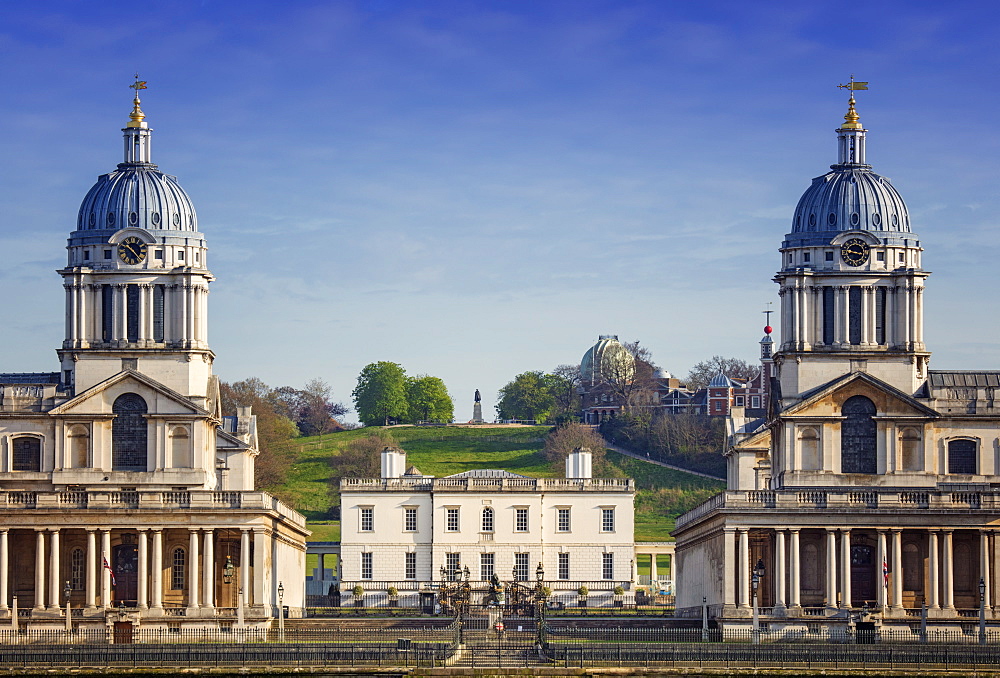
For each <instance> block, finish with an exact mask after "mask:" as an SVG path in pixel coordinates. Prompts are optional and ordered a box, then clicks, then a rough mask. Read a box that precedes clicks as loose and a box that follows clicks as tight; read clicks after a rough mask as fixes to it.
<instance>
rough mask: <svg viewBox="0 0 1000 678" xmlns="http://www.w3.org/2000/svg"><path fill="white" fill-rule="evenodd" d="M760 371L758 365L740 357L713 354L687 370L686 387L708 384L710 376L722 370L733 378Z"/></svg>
mask: <svg viewBox="0 0 1000 678" xmlns="http://www.w3.org/2000/svg"><path fill="white" fill-rule="evenodd" d="M759 371H760V365H755V364H754V363H750V362H747V361H746V360H741V359H740V358H724V357H722V356H721V355H714V356H712V357H711V358H710V359H708V360H702V361H701V362H700V363H697V364H696V365H695V366H694V367H692V368H691V371H690V372H688V378H687V387H688V388H689V389H691V390H693V391H696V390H698V389H699V388H704V387H706V386H708V382H710V381H712V377H714V376H715V375H717V374H719V373H720V372H722V373H723V374H725V375H726V376H727V377H732V378H734V379H750V378H751V377H754V376H755V375H756V374H757V372H759Z"/></svg>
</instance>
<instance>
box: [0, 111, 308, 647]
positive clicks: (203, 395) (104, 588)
mask: <svg viewBox="0 0 1000 678" xmlns="http://www.w3.org/2000/svg"><path fill="white" fill-rule="evenodd" d="M134 103H135V106H134V110H133V112H132V115H131V119H130V122H129V124H128V126H127V127H126V128H125V129H124V130H123V132H124V137H125V162H124V163H122V164H120V165H119V166H118V169H117V170H116V171H114V172H112V173H110V174H108V175H103V176H101V177H100V178H99V179H98V182H97V184H95V186H94V188H93V189H91V191H90V192H89V193H88V195H87V197H86V198H85V200H84V203H83V206H82V207H81V211H80V215H79V220H78V223H77V229H76V230H75V231H73V232H72V233H71V235H70V239H69V246H68V248H67V250H68V261H67V265H66V267H65V268H64V269H62V270H61V271H60V272H59V273H60V274H61V275H62V277H63V280H64V286H65V288H66V308H65V318H66V323H65V328H66V334H65V339H64V341H63V343H62V346H61V347H60V348H59V349H58V351H57V352H58V355H59V359H60V362H61V368H62V369H61V370H60V371H59V372H52V373H30V374H20V373H6V374H0V619H4V618H6V619H10V617H11V614H12V609H13V608H14V606H15V598H16V601H17V603H16V604H17V606H18V607H19V609H20V610H21V611H22V612H23V611H25V610H30V616H29V617H27V618H25V619H23V620H21V623H22V624H29V625H32V626H40V627H44V626H46V625H61V624H63V621H62V620H60V616H61V615H62V614H63V612H62V610H64V608H65V604H66V599H65V593H64V586H65V585H66V583H67V582H68V583H69V586H70V589H71V592H70V595H69V599H70V601H69V602H70V604H71V605H72V606H73V607H74V608H82V612H83V614H82V616H79V617H78V618H77V622H78V623H79V624H80V625H83V626H90V627H94V626H103V625H105V624H108V623H110V622H111V620H112V619H114V620H118V619H119V615H120V608H121V606H122V605H124V606H125V610H126V611H125V614H126V616H127V617H128V618H129V619H131V620H132V621H133V622H134V623H138V624H142V625H144V626H153V627H156V626H161V627H162V626H171V627H176V626H201V627H218V626H220V625H224V624H229V623H233V622H234V621H235V620H236V619H237V618H238V617H242V618H243V620H244V621H245V622H246V623H248V624H255V625H267V624H268V623H270V622H269V620H270V619H271V618H273V616H274V614H275V610H276V609H277V605H278V603H279V600H278V594H277V588H278V584H279V583H282V584H283V587H284V601H283V602H284V603H285V604H286V605H288V606H290V607H291V608H292V611H293V614H294V613H298V612H299V611H300V610H301V608H302V606H303V602H304V590H303V588H304V587H303V581H302V576H301V573H302V572H303V570H304V567H305V538H306V535H307V534H308V531H307V530H306V529H305V519H304V518H303V516H301V515H300V514H298V513H297V512H295V511H293V510H292V509H290V508H288V507H286V506H284V505H283V504H281V502H279V501H277V500H276V499H275V498H274V497H271V496H270V495H268V494H266V493H264V492H257V491H255V490H254V480H253V479H254V460H255V457H256V456H257V454H258V450H257V432H256V420H255V417H254V416H253V414H252V413H251V412H250V410H249V408H244V409H241V410H240V411H239V412H238V415H237V416H235V417H225V418H224V417H223V416H222V412H221V402H220V396H219V383H218V379H217V377H215V376H214V375H213V374H212V362H213V360H214V354H213V353H212V351H211V349H210V348H209V346H208V341H207V335H208V331H207V330H208V306H207V298H208V297H207V294H208V283H209V282H211V281H212V280H213V278H212V275H211V273H210V272H209V271H208V269H207V268H206V257H207V249H206V245H205V241H204V238H203V236H202V235H201V234H200V233H199V232H198V231H197V219H196V216H195V213H194V208H193V206H192V205H191V203H190V200H189V199H188V197H187V195H186V194H185V193H184V192H183V189H181V188H180V186H179V185H178V184H177V183H176V179H174V178H173V177H170V176H169V175H165V174H163V173H161V172H159V171H158V169H157V167H156V165H153V164H152V163H151V161H150V157H149V139H150V132H151V130H149V128H148V127H147V124H146V122H145V120H144V115H143V113H142V111H141V110H140V109H139V102H138V98H136V100H135V102H134ZM122 226H124V228H122ZM105 562H107V564H108V566H107V567H105V566H104V563H105ZM238 613H239V614H238Z"/></svg>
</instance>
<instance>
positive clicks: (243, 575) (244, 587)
mask: <svg viewBox="0 0 1000 678" xmlns="http://www.w3.org/2000/svg"><path fill="white" fill-rule="evenodd" d="M319 564H320V567H322V566H323V561H322V560H320V561H319ZM250 583H251V581H250V530H248V529H241V530H240V589H239V590H240V591H241V595H240V606H241V607H246V606H247V604H248V603H249V602H250Z"/></svg>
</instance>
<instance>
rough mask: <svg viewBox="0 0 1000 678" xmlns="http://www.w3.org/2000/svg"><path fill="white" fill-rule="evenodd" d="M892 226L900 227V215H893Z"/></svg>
mask: <svg viewBox="0 0 1000 678" xmlns="http://www.w3.org/2000/svg"><path fill="white" fill-rule="evenodd" d="M892 225H893V226H898V225H899V215H897V214H893V215H892Z"/></svg>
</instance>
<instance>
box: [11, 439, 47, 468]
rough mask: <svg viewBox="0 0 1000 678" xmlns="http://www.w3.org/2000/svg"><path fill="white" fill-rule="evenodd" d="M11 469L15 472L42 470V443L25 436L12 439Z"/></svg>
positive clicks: (39, 440)
mask: <svg viewBox="0 0 1000 678" xmlns="http://www.w3.org/2000/svg"><path fill="white" fill-rule="evenodd" d="M13 447H14V459H13V462H14V464H13V469H14V470H15V471H41V470H42V441H41V439H39V438H29V437H27V436H24V437H21V438H14V446H13Z"/></svg>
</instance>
